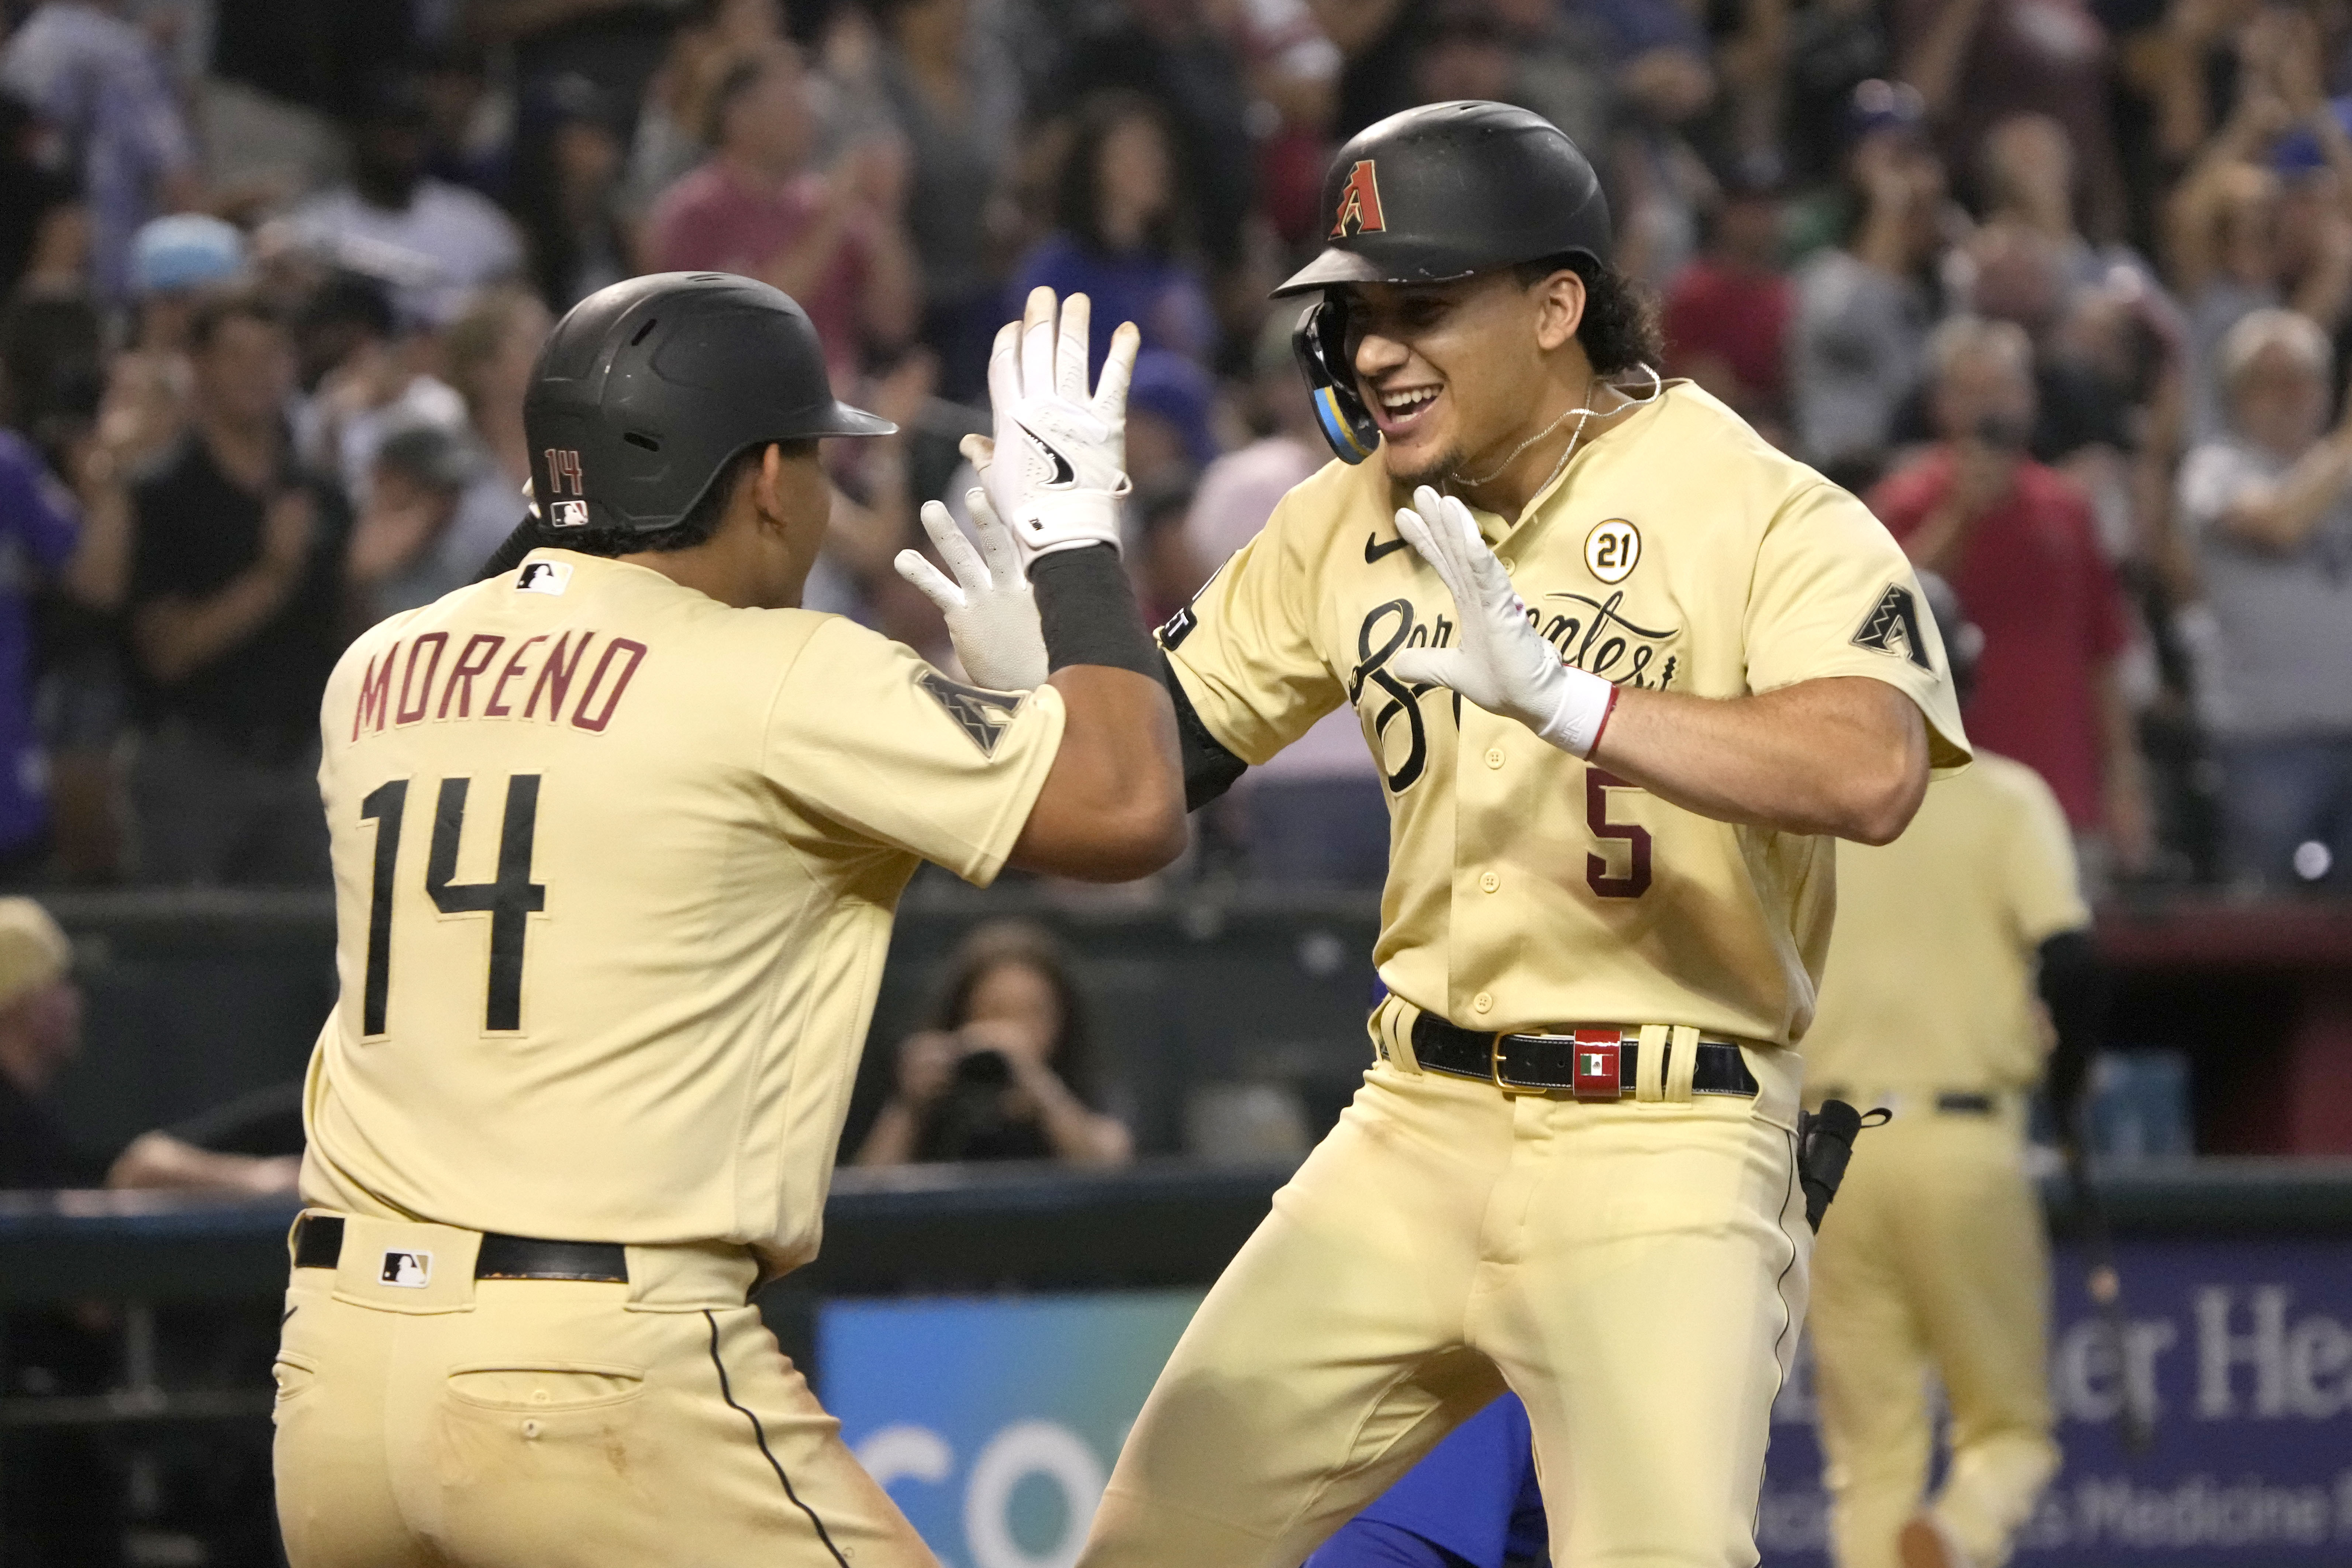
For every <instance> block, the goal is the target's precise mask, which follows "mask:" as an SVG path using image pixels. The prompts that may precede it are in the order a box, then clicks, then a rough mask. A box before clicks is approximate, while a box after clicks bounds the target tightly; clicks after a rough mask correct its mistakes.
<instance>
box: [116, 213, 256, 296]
mask: <svg viewBox="0 0 2352 1568" xmlns="http://www.w3.org/2000/svg"><path fill="white" fill-rule="evenodd" d="M244 268H245V236H243V235H242V234H239V233H238V232H237V229H236V225H235V224H230V223H223V222H222V221H221V220H220V219H218V218H216V217H208V216H205V214H203V213H173V215H172V216H169V217H159V218H155V219H152V220H151V221H150V222H148V223H145V224H142V225H141V226H140V229H139V233H138V234H137V235H136V236H135V237H133V238H132V239H131V291H132V292H133V293H135V294H142V295H143V294H160V293H163V292H164V291H166V290H168V289H200V288H202V287H204V286H205V284H207V283H223V282H226V281H227V280H228V279H231V278H234V277H236V275H237V273H238V272H240V271H242V270H243V269H244Z"/></svg>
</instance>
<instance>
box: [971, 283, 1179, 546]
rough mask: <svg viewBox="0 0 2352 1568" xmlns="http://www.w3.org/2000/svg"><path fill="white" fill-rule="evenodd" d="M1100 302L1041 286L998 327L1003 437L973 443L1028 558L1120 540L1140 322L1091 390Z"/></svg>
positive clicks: (1118, 341)
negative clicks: (1090, 353)
mask: <svg viewBox="0 0 2352 1568" xmlns="http://www.w3.org/2000/svg"><path fill="white" fill-rule="evenodd" d="M1092 313H1093V307H1092V305H1091V303H1090V302H1089V301H1088V300H1087V297H1086V296H1085V295H1084V294H1073V295H1071V296H1070V297H1069V298H1068V299H1067V300H1060V301H1056V300H1055V297H1054V291H1053V290H1052V289H1045V288H1038V289H1031V290H1030V292H1029V301H1028V305H1027V308H1026V309H1025V310H1024V311H1023V312H1022V317H1021V320H1020V321H1012V322H1007V323H1006V324H1005V326H1004V327H1003V329H1002V330H1000V331H998V332H997V334H996V345H995V349H994V352H993V353H992V355H991V356H990V359H989V363H988V398H989V402H990V404H991V405H992V408H993V411H994V414H995V437H994V439H993V441H992V443H990V444H988V445H987V446H983V445H982V443H980V442H978V441H976V440H975V441H968V442H967V444H966V446H965V448H964V450H965V455H966V456H968V457H970V458H971V459H972V460H973V462H974V463H975V464H977V465H978V466H979V468H980V473H981V482H982V484H983V485H985V486H986V487H987V489H988V496H989V500H992V501H993V502H994V503H995V506H996V510H997V513H998V515H999V516H1001V517H1003V519H1004V521H1005V522H1006V523H1007V524H1008V525H1009V526H1010V528H1011V530H1012V534H1013V541H1014V543H1015V545H1016V547H1017V548H1018V549H1019V551H1020V552H1021V558H1022V562H1023V563H1024V566H1025V565H1026V564H1027V563H1029V562H1030V561H1033V560H1034V559H1035V558H1036V557H1038V556H1040V555H1044V554H1047V553H1049V552H1053V551H1056V550H1075V549H1078V548H1081V547H1083V546H1086V545H1089V544H1108V545H1109V546H1110V547H1111V548H1112V549H1113V550H1117V549H1118V544H1119V529H1118V498H1119V497H1121V496H1123V495H1125V494H1127V492H1128V491H1129V489H1133V488H1134V487H1133V486H1132V485H1131V484H1130V483H1129V479H1128V477H1127V387H1128V383H1129V380H1130V379H1131V378H1132V377H1133V375H1134V373H1135V354H1136V350H1137V348H1138V347H1139V345H1140V344H1141V342H1142V338H1141V335H1140V334H1139V332H1138V331H1136V328H1135V323H1134V322H1132V321H1129V322H1126V323H1124V324H1122V325H1121V326H1120V327H1119V329H1118V331H1117V332H1116V333H1114V334H1113V335H1112V337H1111V342H1110V354H1109V357H1108V360H1107V361H1106V362H1105V363H1104V364H1103V373H1102V378H1101V380H1100V381H1099V382H1097V384H1096V385H1095V387H1094V390H1093V391H1092V392H1091V393H1090V392H1088V390H1087V342H1088V329H1089V327H1090V325H1091V319H1092Z"/></svg>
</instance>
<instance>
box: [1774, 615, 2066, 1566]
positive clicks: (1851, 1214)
mask: <svg viewBox="0 0 2352 1568" xmlns="http://www.w3.org/2000/svg"><path fill="white" fill-rule="evenodd" d="M1922 581H1923V582H1924V583H1925V584H1927V592H1928V594H1929V596H1930V600H1931V602H1933V603H1934V604H1935V605H1936V618H1937V621H1938V622H1940V623H1941V624H1942V626H1943V627H1944V636H1945V646H1946V647H1948V648H1949V649H1951V650H1952V665H1953V678H1954V683H1955V684H1956V685H1958V687H1959V688H1960V689H1962V691H1963V693H1965V691H1966V689H1967V687H1968V683H1969V676H1970V674H1971V668H1970V667H1971V665H1972V663H1973V661H1974V658H1975V654H1976V648H1977V645H1978V644H1979V642H1980V641H1981V640H1982V639H1981V637H1979V635H1978V633H1977V628H1976V627H1974V626H1969V625H1967V624H1966V623H1965V621H1964V619H1963V613H1962V610H1961V607H1960V604H1959V600H1958V596H1957V595H1954V594H1953V593H1952V592H1951V590H1950V589H1949V588H1948V587H1946V586H1945V585H1944V584H1943V583H1942V581H1941V580H1940V579H1937V578H1934V577H1928V578H1924V579H1922ZM2090 920H2091V917H2090V911H2089V910H2086V909H2085V908H2084V905H2083V897H2082V894H2081V893H2080V892H2079V891H2078V890H2077V882H2076V874H2075V867H2074V845H2073V841H2072V839H2071V838H2070V837H2068V834H2067V828H2066V818H2065V815H2064V813H2063V811H2061V810H2060V808H2059V805H2058V801H2057V798H2056V796H2054V795H2053V794H2052V793H2051V790H2050V786H2049V785H2048V784H2044V783H2042V778H2041V776H2040V775H2039V774H2037V773H2034V772H2033V770H2032V769H2031V768H2028V767H2026V766H2025V765H2024V764H2023V763H2015V762H2011V760H2010V759H2008V758H2007V757H2002V756H1996V755H1994V754H1992V753H1990V752H1982V751H1979V752H1978V753H1977V764H1976V766H1975V767H1973V768H1971V769H1969V771H1968V772H1967V773H1964V774H1962V775H1961V776H1959V777H1958V778H1955V779H1949V780H1947V781H1945V782H1944V783H1942V784H1937V786H1936V787H1935V788H1933V789H1931V790H1929V791H1928V792H1927V801H1926V802H1925V804H1923V805H1921V806H1920V807H1919V815H1918V816H1916V817H1914V818H1913V819H1912V822H1911V826H1910V827H1909V828H1908V829H1907V830H1906V832H1905V833H1904V835H1903V837H1900V838H1898V839H1896V840H1895V842H1894V843H1892V844H1889V845H1886V846H1885V847H1881V848H1871V847H1864V846H1860V845H1846V846H1843V847H1841V848H1840V849H1839V851H1838V910H1837V930H1836V933H1835V935H1833V936H1832V938H1831V941H1830V955H1829V967H1828V970H1827V972H1826V973H1825V974H1824V976H1823V982H1822V1008H1821V1013H1820V1016H1818V1017H1816V1018H1815V1019H1814V1021H1813V1027H1812V1032H1811V1034H1809V1035H1807V1036H1806V1037H1805V1056H1806V1058H1807V1061H1806V1066H1807V1075H1806V1076H1807V1077H1808V1079H1810V1080H1811V1083H1812V1084H1815V1085H1818V1086H1819V1088H1818V1089H1811V1088H1809V1089H1808V1090H1807V1097H1808V1098H1809V1099H1816V1098H1823V1097H1835V1098H1838V1099H1841V1100H1849V1101H1851V1102H1853V1104H1855V1105H1860V1106H1876V1105H1884V1106H1886V1107H1888V1108H1889V1109H1891V1110H1893V1111H1894V1112H1895V1120H1894V1121H1892V1122H1890V1123H1889V1124H1888V1125H1886V1126H1885V1127H1884V1128H1882V1129H1880V1130H1879V1131H1875V1132H1873V1133H1871V1134H1870V1136H1868V1137H1867V1138H1864V1139H1862V1140H1861V1141H1860V1142H1858V1143H1857V1144H1856V1145H1855V1148H1854V1155H1853V1163H1852V1164H1851V1165H1849V1166H1848V1167H1847V1170H1846V1179H1845V1185H1844V1187H1843V1189H1842V1190H1841V1192H1840V1193H1839V1194H1838V1201H1837V1202H1836V1203H1835V1204H1833V1205H1831V1208H1830V1213H1829V1216H1828V1217H1827V1218H1826V1219H1824V1220H1823V1221H1822V1234H1821V1240H1820V1243H1819V1245H1818V1246H1817V1247H1816V1248H1815V1251H1814V1254H1813V1311H1812V1318H1811V1328H1812V1334H1813V1356H1814V1375H1815V1379H1816V1387H1817V1390H1818V1393H1819V1396H1820V1410H1821V1436H1822V1452H1823V1455H1824V1456H1825V1458H1826V1460H1827V1468H1826V1472H1825V1474H1826V1481H1827V1485H1828V1488H1829V1493H1830V1509H1831V1512H1830V1531H1831V1544H1832V1552H1833V1554H1834V1557H1835V1560H1836V1562H1837V1563H1838V1564H1839V1568H1895V1564H1897V1563H1900V1564H1901V1565H1902V1568H2000V1564H2001V1563H2004V1562H2006V1561H2007V1560H2008V1557H2009V1550H2010V1539H2011V1535H2012V1534H2013V1533H2014V1532H2015V1531H2016V1530H2017V1528H2018V1526H2020V1525H2021V1524H2022V1523H2023V1522H2024V1521H2025V1520H2026V1518H2027V1517H2028V1516H2029V1515H2030V1514H2031V1513H2032V1510H2033V1503H2034V1499H2035V1498H2036V1497H2038V1496H2039V1495H2040V1493H2041V1490H2042V1486H2043V1484H2044V1483H2045V1482H2046V1481H2048V1480H2049V1479H2050V1477H2051V1476H2052V1475H2053V1473H2054V1472H2055V1471H2056V1469H2057V1468H2058V1447H2057V1445H2056V1444H2055V1443H2054V1442H2053V1441H2052V1438H2051V1429H2052V1417H2051V1407H2050V1391H2049V1387H2048V1385H2047V1384H2046V1383H2045V1382H2044V1368H2045V1365H2046V1362H2047V1355H2046V1344H2047V1342H2048V1339H2049V1310H2050V1306H2049V1295H2050V1258H2049V1248H2048V1244H2047V1242H2046V1241H2045V1240H2044V1238H2043V1236H2042V1215H2041V1210H2040V1206H2039V1205H2038V1204H2037V1202H2036V1200H2035V1197H2034V1194H2033V1190H2032V1186H2031V1185H2030V1184H2028V1183H2027V1180H2026V1176H2025V1171H2024V1166H2023V1154H2024V1150H2025V1117H2026V1100H2027V1097H2028V1096H2029V1095H2030V1094H2031V1092H2032V1088H2033V1085H2034V1081H2035V1080H2036V1079H2039V1078H2040V1077H2041V1076H2042V1068H2043V1063H2042V1056H2043V1052H2044V1051H2045V1049H2047V1048H2048V1047H2046V1045H2045V1041H2046V1040H2047V1039H2048V1037H2049V1031H2050V1029H2051V1027H2052V1026H2053V1025H2054V1026H2055V1037H2056V1042H2057V1048H2056V1053H2055V1054H2054V1055H2053V1057H2052V1058H2051V1060H2050V1062H2049V1078H2050V1085H2051V1094H2052V1100H2053V1103H2054V1104H2055V1105H2056V1106H2057V1108H2058V1110H2059V1113H2060V1116H2061V1118H2062V1120H2063V1122H2064V1124H2065V1125H2066V1126H2067V1127H2068V1128H2069V1129H2070V1130H2071V1129H2072V1128H2073V1126H2074V1115H2073V1110H2074V1104H2075V1102H2076V1100H2077V1099H2078V1097H2079V1094H2080V1091H2081V1088H2082V1085H2083V1082H2084V1077H2085V1076H2086V1071H2087V1068H2088V1067H2089V1064H2090V1061H2091V1058H2092V1054H2093V1052H2094V1051H2095V1048H2096V1041H2095V1033H2096V1030H2097V1012H2098V990H2099V984H2098V964H2097V960H2096V957H2095V952H2094V950H2093V948H2092V943H2091V934H2090V929H2089V928H2090ZM2037 997H2038V998H2039V1000H2038V1002H2037ZM2045 1007H2046V1008H2047V1010H2048V1019H2047V1022H2045V1020H2044V1018H2043V1016H2042V1010H2043V1008H2045ZM1930 1367H1932V1368H1934V1369H1935V1371H1936V1372H1937V1373H1939V1374H1940V1375H1941V1377H1942V1379H1943V1383H1944V1387H1945V1391H1946V1393H1947V1394H1948V1397H1949V1400H1950V1404H1951V1412H1952V1428H1951V1431H1952V1456H1951V1464H1950V1466H1949V1468H1948V1470H1947V1472H1946V1476H1945V1481H1944V1485H1943V1488H1942V1489H1941V1490H1940V1491H1939V1492H1938V1493H1937V1496H1936V1498H1935V1500H1934V1501H1933V1503H1932V1505H1928V1506H1926V1507H1925V1508H1924V1509H1923V1503H1925V1501H1926V1493H1927V1461H1928V1454H1929V1450H1930V1448H1931V1447H1932V1445H1933V1436H1934V1433H1933V1424H1932V1421H1931V1418H1930V1415H1929V1412H1928V1407H1927V1387H1926V1377H1925V1373H1927V1370H1928V1369H1929V1368H1930Z"/></svg>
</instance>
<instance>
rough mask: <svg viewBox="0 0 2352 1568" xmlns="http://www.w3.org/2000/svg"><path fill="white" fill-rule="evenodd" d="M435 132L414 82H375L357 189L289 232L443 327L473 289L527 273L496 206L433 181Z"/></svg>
mask: <svg viewBox="0 0 2352 1568" xmlns="http://www.w3.org/2000/svg"><path fill="white" fill-rule="evenodd" d="M431 128H432V117H431V112H430V105H429V104H428V102H427V101H426V99H425V92H424V89H423V88H422V86H421V85H420V84H419V83H418V81H417V80H416V79H415V77H414V76H411V75H407V74H403V73H400V72H393V73H390V74H386V75H383V76H381V77H379V78H377V79H376V80H375V81H374V83H373V85H372V86H371V88H370V89H369V90H368V94H367V97H366V99H365V100H364V101H363V102H362V104H361V105H360V108H359V112H358V115H357V117H356V121H355V123H354V125H353V127H352V179H351V183H350V184H345V185H339V186H337V187H335V188H334V189H332V190H330V191H327V192H325V193H323V194H321V195H316V196H313V197H311V198H310V200H308V201H306V202H304V203H302V204H301V205H299V206H298V207H296V208H295V209H294V211H293V212H292V214H290V215H289V218H288V220H287V223H288V229H289V233H290V234H291V235H292V236H293V237H295V239H296V240H297V242H298V243H300V244H302V245H305V246H307V247H311V248H314V249H316V250H318V251H320V252H321V253H322V254H323V255H324V256H325V257H326V258H328V259H329V260H331V262H332V264H333V265H335V266H338V267H341V268H348V269H350V270H353V271H358V272H363V273H367V274H369V275H371V276H373V277H379V278H383V279H389V280H390V281H391V283H392V285H393V303H394V308H395V309H396V310H397V311H398V312H399V314H400V316H401V317H402V318H403V319H404V321H411V322H425V323H431V324H434V325H438V324H440V323H442V322H445V321H447V320H448V319H449V318H450V317H451V316H453V315H455V314H456V313H457V310H460V309H462V308H463V306H464V303H465V300H466V298H467V295H468V294H470V293H471V292H472V291H473V290H474V289H478V288H480V287H481V286H482V285H483V284H485V283H492V282H496V281H498V280H499V279H504V278H510V277H512V276H514V275H515V274H516V273H517V272H519V271H520V270H521V268H522V261H523V252H522V241H521V238H520V236H519V235H518V234H517V232H516V230H515V226H514V223H513V221H512V220H511V219H509V217H508V216H507V215H506V214H505V213H503V212H500V211H499V208H498V207H497V205H495V204H493V203H492V202H491V201H490V200H489V198H488V197H487V196H485V195H482V194H481V193H480V192H478V191H472V190H468V189H467V188H466V187H465V186H463V185H456V184H450V183H449V182H448V181H446V180H439V179H436V178H434V177H433V176H432V175H430V174H426V173H425V160H426V158H427V157H428V156H429V155H430V153H431V152H432V138H431Z"/></svg>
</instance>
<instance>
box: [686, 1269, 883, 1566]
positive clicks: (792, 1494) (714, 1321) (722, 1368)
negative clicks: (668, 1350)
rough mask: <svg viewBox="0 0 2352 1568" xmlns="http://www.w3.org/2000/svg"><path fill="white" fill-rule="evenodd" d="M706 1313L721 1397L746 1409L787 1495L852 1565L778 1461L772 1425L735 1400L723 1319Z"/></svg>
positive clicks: (827, 1545)
mask: <svg viewBox="0 0 2352 1568" xmlns="http://www.w3.org/2000/svg"><path fill="white" fill-rule="evenodd" d="M702 1317H703V1321H705V1322H708V1323H709V1325H710V1364H711V1366H712V1367H713V1368H715V1369H716V1370H717V1371H718V1373H719V1398H721V1399H723V1400H725V1401H726V1402H727V1407H728V1408H729V1409H730V1410H741V1411H743V1419H744V1420H746V1421H749V1422H750V1423H751V1436H753V1437H755V1438H757V1439H758V1440H759V1444H760V1454H761V1458H765V1459H766V1460H767V1461H768V1468H770V1469H772V1470H773V1471H775V1472H776V1479H777V1480H779V1481H781V1482H782V1483H783V1487H784V1496H785V1497H786V1498H787V1499H789V1500H791V1502H792V1505H793V1507H794V1508H796V1509H798V1510H801V1511H802V1512H803V1513H804V1514H806V1515H808V1521H809V1523H811V1524H813V1525H814V1526H815V1527H816V1538H817V1540H819V1541H820V1542H824V1549H825V1551H826V1552H830V1553H831V1554H832V1556H833V1560H834V1561H835V1563H839V1564H841V1568H849V1560H848V1559H847V1558H845V1557H844V1556H843V1555H842V1554H841V1548H840V1547H838V1546H835V1544H834V1543H833V1537H832V1535H831V1534H830V1533H828V1532H827V1531H826V1530H825V1528H824V1521H823V1520H821V1519H819V1518H818V1517H817V1516H816V1510H814V1509H813V1508H811V1507H809V1505H808V1504H806V1503H804V1502H803V1501H802V1500H801V1494H800V1493H798V1492H796V1491H794V1490H793V1479H792V1477H790V1476H788V1475H786V1474H784V1467H783V1466H782V1464H780V1463H778V1462H777V1459H776V1451H775V1450H774V1449H773V1448H771V1447H768V1429H767V1428H766V1427H764V1426H761V1425H760V1418H759V1417H758V1416H757V1415H752V1414H751V1412H750V1411H749V1410H744V1409H743V1406H741V1405H738V1404H736V1403H735V1391H734V1390H733V1389H732V1388H731V1387H730V1386H729V1385H728V1382H727V1363H725V1362H723V1361H720V1360H719V1319H718V1317H717V1316H716V1315H715V1314H713V1313H712V1312H711V1310H709V1308H707V1307H706V1308H704V1309H703V1312H702Z"/></svg>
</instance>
